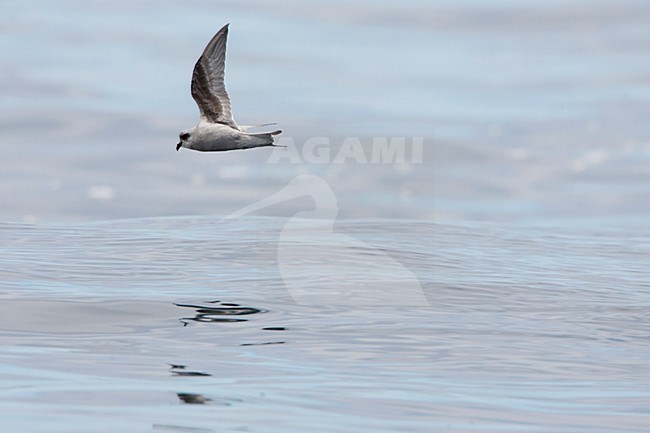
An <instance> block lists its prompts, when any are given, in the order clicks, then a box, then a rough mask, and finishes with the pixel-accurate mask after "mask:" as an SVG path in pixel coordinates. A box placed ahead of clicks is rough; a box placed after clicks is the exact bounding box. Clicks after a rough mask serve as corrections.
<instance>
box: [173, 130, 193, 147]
mask: <svg viewBox="0 0 650 433" xmlns="http://www.w3.org/2000/svg"><path fill="white" fill-rule="evenodd" d="M178 138H179V139H180V141H179V142H178V144H177V145H176V151H178V150H179V149H180V148H181V147H190V146H189V144H190V142H191V141H192V130H190V129H186V130H184V131H181V133H180V134H178Z"/></svg>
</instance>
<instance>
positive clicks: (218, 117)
mask: <svg viewBox="0 0 650 433" xmlns="http://www.w3.org/2000/svg"><path fill="white" fill-rule="evenodd" d="M227 39H228V24H226V25H225V26H223V27H222V28H221V30H219V31H218V32H217V34H216V35H214V37H213V38H212V39H211V40H210V42H209V43H208V46H207V47H205V50H203V54H202V55H201V57H200V58H199V60H198V61H197V62H196V65H194V73H193V74H192V97H193V98H194V100H195V101H196V104H197V105H198V106H199V110H200V111H201V117H202V118H203V119H205V120H207V121H208V122H213V123H223V124H224V125H228V126H230V127H232V128H235V129H239V127H238V126H237V124H236V123H235V119H233V117H232V113H231V112H230V98H229V97H228V92H226V86H225V84H224V75H225V69H226V40H227Z"/></svg>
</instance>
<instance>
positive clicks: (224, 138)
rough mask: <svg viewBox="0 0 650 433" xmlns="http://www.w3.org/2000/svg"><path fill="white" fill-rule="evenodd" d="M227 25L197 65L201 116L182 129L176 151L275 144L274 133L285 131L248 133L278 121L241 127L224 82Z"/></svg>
mask: <svg viewBox="0 0 650 433" xmlns="http://www.w3.org/2000/svg"><path fill="white" fill-rule="evenodd" d="M228 26H229V24H226V25H225V26H223V27H222V28H221V30H219V31H218V32H217V34H216V35H214V37H213V38H212V39H211V40H210V42H209V43H208V45H207V46H206V47H205V50H203V54H202V55H201V57H199V60H198V61H197V62H196V65H194V72H193V74H192V98H194V101H196V104H197V105H198V106H199V111H200V112H201V117H200V118H199V123H198V125H196V126H195V127H194V128H190V129H185V130H183V131H181V133H180V134H179V138H180V142H179V143H178V144H177V145H176V150H179V149H180V148H181V147H185V148H187V149H192V150H198V151H201V152H219V151H224V150H236V149H251V148H253V147H262V146H273V145H274V144H273V136H274V135H278V134H279V133H281V132H282V131H280V130H276V131H270V132H248V130H249V129H250V128H253V127H259V126H269V125H275V123H265V124H262V125H255V126H240V125H237V124H236V123H235V119H233V117H232V112H231V108H230V97H228V92H226V86H225V84H224V75H225V69H226V40H227V39H228Z"/></svg>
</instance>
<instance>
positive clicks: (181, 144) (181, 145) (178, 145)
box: [176, 142, 183, 152]
mask: <svg viewBox="0 0 650 433" xmlns="http://www.w3.org/2000/svg"><path fill="white" fill-rule="evenodd" d="M181 147H183V143H182V142H181V143H178V144H177V145H176V152H178V149H180V148H181Z"/></svg>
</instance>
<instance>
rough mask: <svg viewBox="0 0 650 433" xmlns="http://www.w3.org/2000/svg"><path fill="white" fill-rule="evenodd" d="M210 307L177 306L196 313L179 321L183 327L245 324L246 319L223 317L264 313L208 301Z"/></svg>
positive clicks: (235, 305) (236, 305)
mask: <svg viewBox="0 0 650 433" xmlns="http://www.w3.org/2000/svg"><path fill="white" fill-rule="evenodd" d="M206 303H207V304H213V305H210V306H205V305H195V304H178V303H175V304H174V305H176V306H177V307H181V308H192V309H194V310H195V311H196V314H195V316H194V317H183V318H181V319H180V321H181V323H183V325H184V326H187V324H188V323H189V322H208V323H210V322H213V323H229V322H246V321H247V320H248V319H243V318H239V317H225V316H247V315H250V314H257V313H264V312H266V311H265V310H262V309H259V308H253V307H242V306H241V305H239V304H234V303H230V302H221V301H208V302H206Z"/></svg>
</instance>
